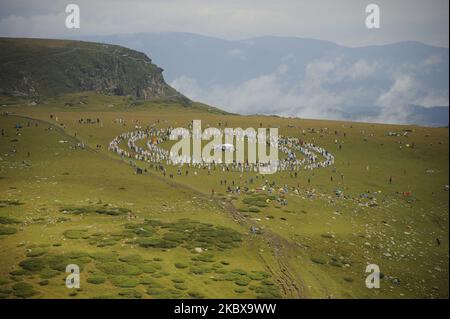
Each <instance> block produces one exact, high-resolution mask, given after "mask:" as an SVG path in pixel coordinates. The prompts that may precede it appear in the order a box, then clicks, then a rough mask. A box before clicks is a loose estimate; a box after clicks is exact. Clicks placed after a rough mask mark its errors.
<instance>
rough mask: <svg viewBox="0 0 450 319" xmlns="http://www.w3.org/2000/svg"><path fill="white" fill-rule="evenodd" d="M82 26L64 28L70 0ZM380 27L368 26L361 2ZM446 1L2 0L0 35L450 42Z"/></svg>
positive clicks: (443, 44) (351, 43)
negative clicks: (374, 12)
mask: <svg viewBox="0 0 450 319" xmlns="http://www.w3.org/2000/svg"><path fill="white" fill-rule="evenodd" d="M69 3H75V4H78V5H79V7H80V9H81V28H80V29H72V30H68V29H66V28H65V18H66V14H65V12H64V9H65V7H66V5H67V4H69ZM369 3H376V4H378V5H379V6H380V9H381V28H380V29H367V28H366V27H365V22H364V21H365V17H366V13H365V7H366V5H367V4H369ZM448 10H449V1H448V0H367V1H366V0H339V1H337V0H321V1H318V0H317V1H313V0H277V1H275V0H271V1H268V0H221V1H218V0H147V1H145V0H127V1H124V0H86V1H85V0H73V1H70V0H69V1H60V0H0V36H14V37H66V36H80V35H107V34H123V33H138V32H165V31H177V32H192V33H198V34H203V35H209V36H215V37H219V38H224V39H234V40H236V39H245V38H250V37H255V36H262V35H277V36H298V37H307V38H315V39H323V40H329V41H333V42H336V43H338V44H342V45H348V46H364V45H372V44H385V43H392V42H397V41H409V40H414V41H420V42H424V43H427V44H431V45H436V46H441V47H447V48H448V46H449V40H448V38H449V32H448V27H449V17H448Z"/></svg>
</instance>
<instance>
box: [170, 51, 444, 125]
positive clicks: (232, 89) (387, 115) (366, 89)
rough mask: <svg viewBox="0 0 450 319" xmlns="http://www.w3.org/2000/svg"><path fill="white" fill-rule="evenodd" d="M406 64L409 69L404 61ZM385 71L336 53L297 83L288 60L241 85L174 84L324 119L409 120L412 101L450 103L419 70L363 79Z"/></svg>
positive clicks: (218, 101) (268, 110)
mask: <svg viewBox="0 0 450 319" xmlns="http://www.w3.org/2000/svg"><path fill="white" fill-rule="evenodd" d="M401 69H402V71H403V72H405V68H404V66H401ZM383 71H384V69H383V66H382V64H381V63H379V62H373V61H372V62H370V61H366V60H358V61H356V62H354V63H351V64H349V63H346V62H343V61H342V60H340V59H339V58H336V59H332V60H326V61H314V62H312V63H309V64H308V65H307V66H306V67H305V72H304V76H303V77H302V79H300V80H299V81H297V82H295V83H292V82H289V81H286V79H285V77H286V76H287V74H289V67H288V66H287V65H285V64H283V65H280V66H279V67H278V68H277V69H276V70H275V71H274V72H272V73H269V74H265V75H262V76H258V77H255V78H252V79H249V80H247V81H244V82H242V83H239V84H236V85H214V86H211V87H201V86H200V85H199V84H198V83H197V81H196V80H195V79H193V78H190V77H187V76H182V77H179V78H177V79H176V80H174V81H173V82H172V83H171V85H172V86H174V87H175V88H176V89H177V90H179V91H181V92H183V93H184V94H186V95H187V96H188V97H190V98H192V99H194V100H198V101H202V102H205V103H208V104H211V105H215V106H218V107H221V108H223V109H225V110H227V111H230V112H236V113H241V114H255V113H259V114H276V115H281V116H297V117H303V118H322V119H348V118H349V117H350V116H351V117H352V119H353V120H361V121H375V122H383V123H406V122H407V121H408V116H409V115H410V114H409V113H408V112H409V108H408V106H409V105H420V106H425V107H431V106H442V105H448V101H449V95H448V89H447V90H444V91H439V90H427V89H425V86H424V85H423V83H421V82H420V81H419V80H418V79H417V78H416V77H415V76H414V75H413V73H411V74H404V73H403V74H398V73H396V72H392V74H390V75H389V83H387V85H385V89H382V88H381V87H379V86H370V85H363V84H360V82H361V81H369V82H370V81H371V80H373V81H374V82H375V81H380V80H379V78H377V76H379V75H380V73H382V72H383ZM383 74H384V73H383ZM368 108H370V109H368ZM355 109H356V110H357V111H356V114H357V115H355ZM358 112H359V113H361V114H358Z"/></svg>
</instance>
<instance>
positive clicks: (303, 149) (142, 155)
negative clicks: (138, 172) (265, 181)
mask: <svg viewBox="0 0 450 319" xmlns="http://www.w3.org/2000/svg"><path fill="white" fill-rule="evenodd" d="M172 131H173V129H172V128H170V127H168V128H156V127H151V128H149V129H141V128H137V129H136V130H134V131H130V132H125V133H122V134H120V135H118V136H116V137H115V138H114V139H113V140H112V141H111V142H110V143H109V148H108V149H109V150H110V151H113V152H115V153H117V154H119V155H120V156H121V157H122V158H128V159H135V160H139V161H144V162H147V163H153V164H159V165H164V164H167V165H180V164H181V165H182V164H187V165H188V166H189V167H194V168H208V169H211V167H212V166H219V167H220V168H221V169H222V170H223V171H229V170H232V171H240V172H244V171H246V172H251V171H254V172H257V171H258V167H261V166H265V165H266V164H265V163H264V164H263V163H259V162H258V161H257V162H256V163H249V162H248V161H245V162H243V163H241V162H236V161H233V163H215V162H212V163H211V162H206V161H201V162H198V161H195V160H194V159H193V157H192V156H191V157H190V158H183V159H182V160H180V157H179V156H178V154H177V155H176V156H174V154H172V153H171V152H170V151H168V150H166V149H164V148H162V147H159V146H158V144H161V143H164V142H166V141H168V140H170V136H171V133H172ZM185 132H186V131H185ZM253 133H255V132H253ZM244 134H245V135H244ZM183 137H189V136H183ZM235 137H236V141H243V140H244V139H245V138H246V137H247V139H248V140H249V142H252V143H254V142H255V141H256V139H257V138H259V137H256V134H252V132H244V131H236V132H235ZM194 138H195V136H194ZM199 138H201V136H199ZM143 139H147V143H146V146H147V149H145V148H143V147H141V146H139V145H137V142H138V141H140V140H143ZM123 141H127V147H128V149H129V150H124V149H122V148H121V147H120V145H121V143H122V142H123ZM267 144H268V145H277V147H278V150H279V151H281V152H283V153H285V154H286V155H287V156H286V157H285V158H283V159H279V160H278V161H277V163H270V165H276V168H277V170H278V171H280V170H284V171H299V170H301V169H304V170H312V169H316V168H324V167H327V166H330V165H333V164H334V156H333V155H332V154H331V153H330V152H328V151H327V150H325V149H324V148H322V147H320V146H317V145H314V144H313V143H306V142H304V141H303V140H301V139H299V138H296V137H288V136H282V135H280V136H278V140H277V141H273V140H271V137H270V138H269V140H268V141H267ZM296 152H299V153H300V154H302V155H303V158H302V159H298V158H297V155H296ZM319 155H320V156H321V157H322V160H320V157H319ZM181 165H180V166H181Z"/></svg>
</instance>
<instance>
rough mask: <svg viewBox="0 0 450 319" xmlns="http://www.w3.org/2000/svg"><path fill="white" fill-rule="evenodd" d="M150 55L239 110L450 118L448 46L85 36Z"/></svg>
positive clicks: (194, 94)
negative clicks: (343, 44) (346, 44)
mask: <svg viewBox="0 0 450 319" xmlns="http://www.w3.org/2000/svg"><path fill="white" fill-rule="evenodd" d="M83 39H84V40H90V41H96V42H104V43H112V44H118V45H123V46H126V47H129V48H132V49H135V50H138V51H142V52H144V53H146V54H147V55H149V56H150V57H151V58H152V59H153V60H154V61H155V63H157V64H158V65H160V66H161V67H162V68H164V75H165V78H166V79H167V81H168V82H169V83H170V84H171V85H172V86H173V87H175V88H176V89H177V90H178V91H180V92H181V93H183V94H185V95H186V96H188V97H190V98H192V99H195V100H199V101H202V102H205V103H208V104H211V105H214V106H217V107H221V108H223V109H225V110H227V111H231V112H237V113H241V114H252V113H259V114H277V115H281V116H298V117H307V118H325V119H351V120H360V121H371V122H383V123H408V124H421V125H434V126H447V125H448V104H449V102H448V101H449V50H448V49H447V48H439V47H433V46H429V45H425V44H422V43H417V42H401V43H394V44H387V45H379V46H367V47H355V48H350V47H344V46H340V45H337V44H334V43H332V42H328V41H321V40H314V39H304V38H295V37H274V36H267V37H258V38H253V39H247V40H241V41H228V40H222V39H217V38H212V37H206V36H201V35H195V34H188V33H148V34H145V33H144V34H130V35H112V36H90V37H83Z"/></svg>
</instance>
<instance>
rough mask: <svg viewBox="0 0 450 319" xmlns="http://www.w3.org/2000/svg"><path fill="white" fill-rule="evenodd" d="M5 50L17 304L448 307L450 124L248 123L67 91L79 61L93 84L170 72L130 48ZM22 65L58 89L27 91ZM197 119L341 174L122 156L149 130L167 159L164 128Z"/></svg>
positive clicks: (3, 190) (9, 251)
mask: <svg viewBox="0 0 450 319" xmlns="http://www.w3.org/2000/svg"><path fill="white" fill-rule="evenodd" d="M1 41H3V42H2V43H3V44H4V43H8V42H9V45H7V48H8V49H7V50H6V52H3V50H2V53H1V54H0V55H1V56H2V64H1V68H2V70H9V71H8V72H9V73H6V74H7V76H6V75H5V73H4V72H1V73H2V76H3V77H2V82H1V85H2V88H3V90H5V89H4V88H7V92H6V93H7V94H3V95H0V114H1V115H0V133H1V135H0V298H180V299H184V298H448V296H449V285H448V274H449V262H448V254H449V234H448V225H449V221H448V216H449V197H448V191H449V186H448V185H449V179H448V176H449V165H448V163H449V132H448V128H428V127H420V126H414V125H408V126H402V125H383V124H372V123H355V122H345V121H324V120H305V119H298V118H281V117H276V116H257V115H254V116H241V115H236V114H229V113H226V112H223V111H221V110H218V109H216V108H214V107H210V106H207V105H204V104H201V103H196V102H189V104H186V103H185V102H184V101H185V100H184V99H181V100H179V99H173V98H171V97H170V96H154V97H151V98H149V99H144V98H143V97H142V96H140V98H138V96H137V95H133V94H114V93H118V92H113V91H110V90H96V89H92V87H91V88H90V90H88V91H85V90H83V91H82V92H77V91H78V90H81V89H82V87H80V86H78V87H77V88H76V89H74V90H73V91H72V89H70V90H68V91H65V89H64V88H66V89H67V87H66V86H65V85H64V84H62V83H69V84H70V85H73V83H74V82H72V81H75V78H71V77H70V76H67V74H66V73H64V72H63V71H61V68H60V67H62V69H64V70H66V71H67V72H69V71H70V70H72V69H71V68H72V66H71V63H69V61H70V60H75V61H78V62H76V63H77V64H76V65H77V67H76V68H75V69H73V70H72V71H73V72H75V73H78V74H79V75H80V76H85V75H86V74H90V75H89V76H88V77H85V78H87V79H91V78H95V77H96V74H97V73H98V74H101V72H100V71H99V70H102V69H103V67H104V66H106V65H109V63H112V65H116V64H115V63H117V65H121V66H124V67H125V66H126V67H125V70H128V68H132V67H136V68H137V69H136V72H141V71H139V70H138V69H139V68H140V67H141V66H143V65H144V64H145V66H144V67H145V68H146V69H145V72H147V73H146V74H149V72H150V70H156V71H154V72H156V73H158V74H159V75H160V74H161V73H160V71H158V70H157V69H156V67H155V66H154V65H151V64H148V63H144V62H142V61H144V60H145V61H147V60H146V58H145V57H143V56H141V55H140V54H139V53H132V55H133V57H135V58H136V59H137V58H138V57H141V58H142V60H139V61H137V60H135V59H134V58H132V59H131V58H130V57H129V56H128V57H123V56H122V54H119V53H118V52H129V53H128V54H130V52H133V51H129V50H127V49H124V48H120V47H114V46H108V48H109V49H107V50H105V46H104V45H102V44H92V43H82V42H69V41H53V40H52V41H46V40H39V41H38V40H20V41H18V40H9V39H3V40H1ZM18 43H20V45H19V44H18ZM2 46H4V45H2ZM84 46H86V47H84ZM68 47H70V48H71V49H69V50H72V51H69V52H67V50H68ZM111 48H113V50H111ZM121 50H123V51H121ZM39 52H46V53H45V55H39ZM49 52H53V53H52V56H53V57H55V55H56V59H52V58H51V57H50V56H49ZM114 52H115V53H114ZM125 54H127V53H125ZM69 57H71V58H70V59H69ZM66 59H67V60H66ZM38 60H40V61H41V63H43V62H42V61H44V60H45V61H46V63H47V65H46V64H40V63H37V62H36V61H38ZM51 60H54V61H59V62H57V63H56V62H51ZM8 61H10V62H8ZM19 61H21V62H19ZM95 61H97V62H95ZM105 61H109V62H105ZM114 61H115V62H114ZM58 63H61V65H59V66H60V67H57V65H58ZM143 63H144V64H143ZM13 65H18V70H22V71H20V72H29V73H30V74H33V77H34V78H35V79H39V83H41V84H40V85H41V86H39V90H40V91H42V92H45V91H47V93H46V94H45V95H44V93H39V96H38V97H39V98H38V99H37V98H36V95H34V94H31V95H30V94H18V92H17V91H15V90H16V88H15V84H14V85H13V83H22V82H21V80H20V77H21V76H22V75H20V72H19V71H14V67H13ZM83 65H84V66H85V67H86V69H85V68H84V66H83ZM138 66H139V67H138ZM53 67H55V69H52V68H53ZM96 68H97V69H96ZM93 70H96V71H95V72H94V71H93ZM115 72H116V71H114V72H112V73H110V71H105V73H103V75H102V76H101V77H100V78H102V79H108V76H111V77H112V81H113V83H122V80H120V76H122V75H123V76H125V75H126V74H128V71H126V72H125V71H124V72H123V73H122V71H117V72H118V73H117V72H116V73H115ZM142 72H144V71H142ZM45 74H52V79H47V78H46V77H45ZM119 74H122V75H120V76H119ZM116 75H117V76H118V78H116ZM15 76H17V78H15ZM91 76H92V77H91ZM7 77H9V78H10V80H5V78H7ZM138 78H139V77H137V75H136V78H133V77H130V78H126V79H125V80H123V83H124V85H125V84H126V83H129V85H130V86H129V87H133V86H134V85H138V84H137V83H138V82H139V79H138ZM14 79H16V80H14ZM55 79H60V81H59V80H58V81H57V80H55ZM133 79H134V80H133ZM46 81H47V82H46ZM64 81H68V82H64ZM8 82H10V84H9V83H8ZM59 82H61V83H59ZM106 82H108V81H106ZM139 83H140V82H139ZM161 83H162V82H161ZM114 85H115V84H114ZM114 85H112V86H110V88H112V87H113V86H114ZM150 87H151V88H153V86H152V84H150ZM8 88H9V89H8ZM28 88H29V87H28ZM13 89H14V90H13ZM21 90H24V87H21ZM149 90H150V89H149ZM167 90H168V91H167V92H169V91H170V90H172V89H170V88H167ZM19 91H20V90H19ZM168 94H169V93H168ZM186 105H189V107H186ZM193 120H201V121H202V128H203V129H205V128H207V127H217V128H221V129H223V128H225V127H229V128H238V127H241V128H244V129H245V128H248V127H253V128H259V127H266V128H275V127H277V128H278V129H279V134H280V136H284V137H289V138H296V139H297V140H295V141H299V140H301V141H302V142H301V143H302V145H307V144H314V145H316V146H319V147H321V148H323V149H324V150H326V151H327V152H329V153H330V154H332V155H333V156H334V162H333V163H331V164H329V165H325V166H324V167H314V168H307V167H302V168H301V169H299V170H297V171H293V170H289V169H287V170H281V171H278V172H276V173H275V174H272V175H262V174H259V173H258V172H257V171H253V170H245V171H241V170H233V168H231V169H229V170H227V169H225V167H223V166H219V165H217V166H215V165H214V166H211V167H206V166H194V165H184V166H178V165H172V164H170V163H168V162H167V161H164V160H161V161H153V162H152V161H150V160H149V159H148V158H140V155H142V154H141V153H138V152H136V149H134V150H133V149H131V148H129V147H128V141H129V140H128V139H123V140H120V141H119V142H118V145H119V146H120V148H122V149H123V150H126V151H127V153H124V154H121V155H119V153H118V152H117V151H116V150H114V149H111V148H109V146H110V145H111V144H110V143H111V142H112V141H114V140H115V139H116V137H117V136H120V135H121V134H123V133H127V132H135V131H137V130H141V131H145V132H148V134H149V136H146V137H145V138H141V139H139V140H137V141H136V145H137V146H139V147H141V148H142V149H150V147H149V146H148V145H147V142H148V141H150V140H153V137H155V136H154V134H156V133H155V132H163V131H168V130H169V129H170V128H175V127H185V128H187V127H189V125H190V124H191V123H192V121H193ZM152 134H153V135H152ZM203 142H204V143H206V142H207V141H203ZM295 143H297V142H295ZM298 143H300V142H298ZM172 144H173V141H169V140H164V139H161V141H159V142H158V144H157V145H158V147H160V150H162V151H164V150H166V151H169V150H170V147H171V145H172ZM316 152H318V151H317V150H316ZM297 153H298V154H297V156H299V157H301V158H306V155H305V154H300V153H299V152H297ZM280 154H281V153H280ZM323 156H324V155H323V153H322V155H321V156H319V158H322V157H323ZM282 157H283V155H280V158H282ZM68 264H76V265H78V266H79V267H80V276H81V277H80V282H81V283H80V288H78V289H69V288H67V287H66V286H65V281H64V280H65V278H66V276H67V273H66V272H65V267H66V266H67V265H68ZM369 264H376V265H378V266H379V267H380V271H381V283H380V288H379V289H368V288H367V287H366V283H365V281H366V276H367V275H368V274H367V273H366V266H367V265H369Z"/></svg>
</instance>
